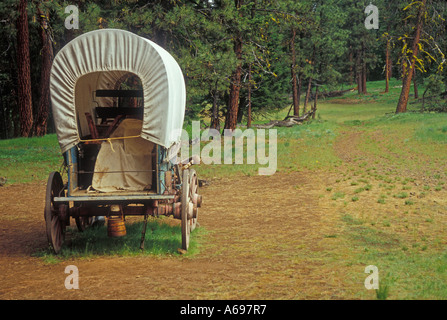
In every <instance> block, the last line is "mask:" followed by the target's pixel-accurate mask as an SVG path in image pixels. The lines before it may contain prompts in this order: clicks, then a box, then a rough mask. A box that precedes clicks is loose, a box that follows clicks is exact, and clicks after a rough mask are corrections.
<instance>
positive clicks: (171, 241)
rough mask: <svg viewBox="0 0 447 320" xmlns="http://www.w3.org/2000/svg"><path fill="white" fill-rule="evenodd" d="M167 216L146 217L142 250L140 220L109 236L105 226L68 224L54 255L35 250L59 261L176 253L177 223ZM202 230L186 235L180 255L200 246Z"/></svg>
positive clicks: (41, 254)
mask: <svg viewBox="0 0 447 320" xmlns="http://www.w3.org/2000/svg"><path fill="white" fill-rule="evenodd" d="M166 220H171V219H170V218H166V217H159V218H152V217H149V218H148V223H147V228H146V237H145V242H144V250H143V251H141V249H140V243H141V232H142V230H143V221H141V222H138V221H136V222H132V223H127V222H126V235H125V236H123V237H115V238H113V237H109V236H108V235H107V226H106V225H103V226H99V227H89V228H87V229H86V230H85V231H83V232H79V231H78V230H77V229H76V228H69V229H68V232H67V234H66V241H65V243H64V245H63V247H62V249H61V252H60V253H59V254H58V256H54V255H53V254H52V253H51V251H50V250H49V249H48V250H44V251H41V252H38V253H36V256H39V257H42V258H43V259H44V260H45V261H46V262H48V263H51V262H53V261H54V262H59V261H60V260H66V259H71V258H91V257H95V256H135V255H138V256H140V255H142V254H143V255H162V256H179V255H180V253H179V251H178V248H181V244H182V243H181V239H182V233H181V227H180V224H175V225H173V224H172V223H166ZM204 234H206V230H205V229H203V228H202V227H199V228H196V229H195V230H194V231H193V232H192V233H191V237H190V247H189V249H188V251H187V252H186V253H184V254H182V255H184V256H194V255H195V254H197V253H198V252H199V250H200V245H199V241H198V239H199V238H200V237H201V235H204Z"/></svg>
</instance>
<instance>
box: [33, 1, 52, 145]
mask: <svg viewBox="0 0 447 320" xmlns="http://www.w3.org/2000/svg"><path fill="white" fill-rule="evenodd" d="M38 13H39V18H40V26H41V29H40V39H41V41H42V51H41V56H42V65H41V71H40V100H39V106H38V110H37V119H36V136H44V135H45V134H46V133H47V123H48V114H49V105H50V71H51V64H52V63H53V43H52V39H51V35H50V33H49V32H48V17H47V16H46V15H45V14H44V13H43V12H42V11H41V10H40V8H38Z"/></svg>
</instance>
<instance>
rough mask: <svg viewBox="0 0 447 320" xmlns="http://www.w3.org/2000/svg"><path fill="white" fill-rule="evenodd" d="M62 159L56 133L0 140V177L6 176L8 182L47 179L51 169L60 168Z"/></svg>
mask: <svg viewBox="0 0 447 320" xmlns="http://www.w3.org/2000/svg"><path fill="white" fill-rule="evenodd" d="M62 161H63V158H62V155H61V152H60V148H59V144H58V142H57V137H56V135H55V134H48V135H46V136H44V137H41V138H17V139H9V140H0V177H6V178H7V179H8V183H27V182H31V181H42V180H46V179H47V178H48V175H49V173H50V172H51V171H55V170H59V168H60V166H61V164H62Z"/></svg>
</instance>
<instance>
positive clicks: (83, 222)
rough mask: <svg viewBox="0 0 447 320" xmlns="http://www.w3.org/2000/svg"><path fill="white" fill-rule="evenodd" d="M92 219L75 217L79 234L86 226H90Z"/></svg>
mask: <svg viewBox="0 0 447 320" xmlns="http://www.w3.org/2000/svg"><path fill="white" fill-rule="evenodd" d="M92 220H93V218H92V217H76V218H75V221H76V226H77V227H78V230H79V231H80V232H83V231H84V230H85V229H86V228H87V227H88V226H90V225H91V224H92Z"/></svg>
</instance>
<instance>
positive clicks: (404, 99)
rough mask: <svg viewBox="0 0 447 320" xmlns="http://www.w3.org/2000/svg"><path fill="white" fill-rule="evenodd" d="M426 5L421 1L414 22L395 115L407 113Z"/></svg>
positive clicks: (424, 1)
mask: <svg viewBox="0 0 447 320" xmlns="http://www.w3.org/2000/svg"><path fill="white" fill-rule="evenodd" d="M426 3H427V0H422V3H421V4H420V6H419V11H418V17H417V22H416V31H415V34H414V38H413V45H412V50H413V52H412V56H411V59H410V66H409V67H408V68H407V69H408V72H407V73H406V74H404V82H403V85H402V91H401V93H400V97H399V102H398V103H397V108H396V113H401V112H406V111H407V104H408V97H409V95H410V88H411V80H412V78H413V70H414V67H415V64H416V57H417V55H418V52H419V51H418V50H419V47H418V44H419V41H420V39H421V32H422V27H423V16H424V12H425V5H426Z"/></svg>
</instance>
